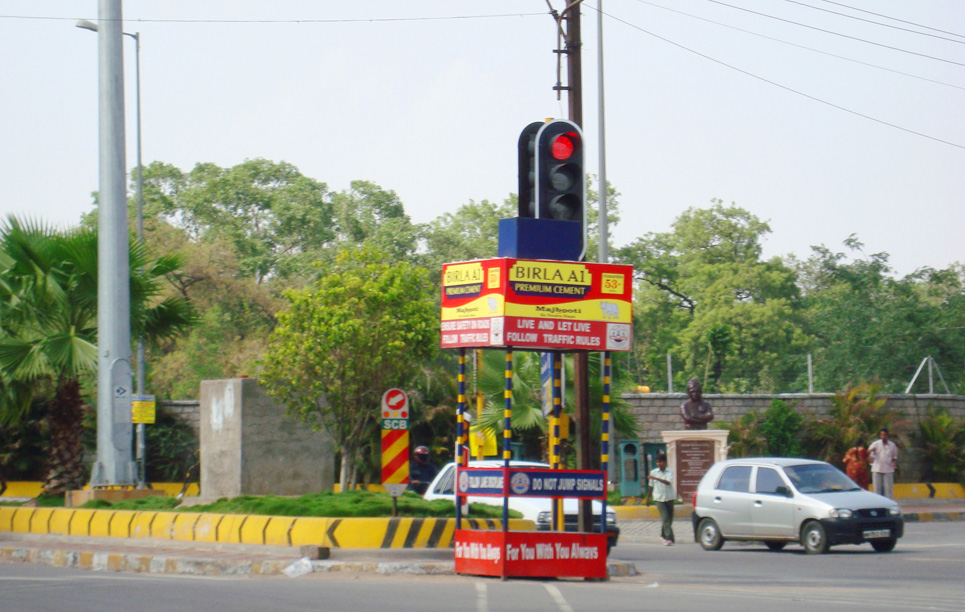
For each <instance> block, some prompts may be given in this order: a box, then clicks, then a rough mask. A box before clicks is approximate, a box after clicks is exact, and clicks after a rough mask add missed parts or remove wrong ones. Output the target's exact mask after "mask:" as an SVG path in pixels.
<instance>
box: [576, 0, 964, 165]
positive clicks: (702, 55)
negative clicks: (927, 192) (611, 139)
mask: <svg viewBox="0 0 965 612" xmlns="http://www.w3.org/2000/svg"><path fill="white" fill-rule="evenodd" d="M591 8H594V10H597V11H599V8H597V7H591ZM602 14H603V15H606V16H607V17H609V18H610V19H613V20H614V21H618V22H620V23H622V24H623V25H625V26H628V27H631V28H633V29H635V30H639V31H641V32H643V33H644V34H648V35H650V36H653V37H654V38H657V39H659V40H662V41H664V42H665V43H667V44H670V45H673V46H675V47H677V48H679V49H683V50H684V51H687V52H689V53H693V54H694V55H699V56H700V57H702V58H704V59H706V60H710V61H712V62H714V63H715V64H720V65H721V66H724V67H726V68H730V69H731V70H735V71H737V72H740V73H741V74H744V75H747V76H749V77H751V78H753V79H757V80H758V81H763V82H764V83H767V84H768V85H773V86H774V87H779V88H781V89H783V90H785V91H789V92H791V93H794V94H797V95H799V96H802V97H805V98H808V99H809V100H814V101H815V102H819V103H821V104H824V105H826V106H830V107H832V108H836V109H838V110H841V111H844V112H846V113H849V114H851V115H855V116H857V117H861V118H863V119H867V120H869V121H874V122H875V123H880V124H881V125H886V126H888V127H892V128H895V129H896V130H901V131H902V132H907V133H909V134H914V135H915V136H921V137H922V138H927V139H929V140H934V141H935V142H940V143H942V144H947V145H950V146H953V147H955V148H958V149H965V145H961V144H958V143H955V142H951V141H949V140H943V139H941V138H938V137H936V136H930V135H928V134H925V133H922V132H916V131H915V130H912V129H909V128H906V127H902V126H900V125H897V124H894V123H890V122H888V121H884V120H883V119H878V118H876V117H872V116H870V115H865V114H864V113H859V112H858V111H855V110H852V109H850V108H847V107H845V106H841V105H840V104H835V103H834V102H828V101H827V100H822V99H821V98H818V97H816V96H812V95H811V94H807V93H804V92H803V91H799V90H797V89H794V88H792V87H788V86H787V85H782V84H781V83H778V82H776V81H772V80H770V79H766V78H764V77H762V76H758V75H756V74H754V73H753V72H748V71H747V70H744V69H743V68H738V67H737V66H733V65H731V64H728V63H727V62H724V61H721V60H719V59H716V58H714V57H711V56H709V55H707V54H705V53H701V52H700V51H696V50H694V49H691V48H690V47H686V46H684V45H682V44H680V43H678V42H674V41H672V40H670V39H669V38H665V37H663V36H660V35H659V34H655V33H653V32H651V31H649V30H646V29H644V28H641V27H640V26H638V25H635V24H633V23H630V22H629V21H626V20H624V19H621V18H619V17H617V16H616V15H612V14H610V13H607V12H606V11H602Z"/></svg>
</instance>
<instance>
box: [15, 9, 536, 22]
mask: <svg viewBox="0 0 965 612" xmlns="http://www.w3.org/2000/svg"><path fill="white" fill-rule="evenodd" d="M537 15H538V16H540V17H543V16H545V15H546V13H545V12H544V13H499V14H492V15H444V16H438V17H358V18H354V19H123V20H120V21H123V22H124V23H229V24H235V23H242V24H243V23H268V24H273V23H281V24H285V23H296V24H297V23H306V24H311V23H370V22H393V21H447V20H455V19H494V18H499V17H535V16H537ZM0 19H31V20H39V21H77V17H41V16H37V15H0ZM90 21H94V22H95V23H96V22H97V21H98V20H97V19H91V20H90ZM101 21H103V20H101Z"/></svg>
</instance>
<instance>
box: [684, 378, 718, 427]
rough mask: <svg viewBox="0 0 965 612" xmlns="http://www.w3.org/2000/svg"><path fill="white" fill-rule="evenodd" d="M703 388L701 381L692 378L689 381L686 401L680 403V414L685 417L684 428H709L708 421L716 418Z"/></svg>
mask: <svg viewBox="0 0 965 612" xmlns="http://www.w3.org/2000/svg"><path fill="white" fill-rule="evenodd" d="M702 395H703V388H702V387H701V385H700V381H699V380H697V379H696V378H691V379H690V380H688V381H687V397H689V398H690V399H688V400H687V401H686V402H684V403H683V404H681V405H680V416H682V417H683V418H684V429H707V423H709V422H711V421H713V420H714V411H713V409H711V407H710V403H708V402H705V401H704V400H703V398H702Z"/></svg>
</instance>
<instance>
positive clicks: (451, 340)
mask: <svg viewBox="0 0 965 612" xmlns="http://www.w3.org/2000/svg"><path fill="white" fill-rule="evenodd" d="M632 316H633V267H632V266H621V265H613V264H596V263H588V262H574V261H544V260H529V259H513V258H500V259H484V260H479V261H467V262H460V263H450V264H445V265H443V267H442V341H441V346H442V348H464V347H466V348H468V347H518V348H525V349H548V350H593V351H629V350H630V342H631V337H632V334H631V321H632Z"/></svg>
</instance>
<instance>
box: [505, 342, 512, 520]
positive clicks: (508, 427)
mask: <svg viewBox="0 0 965 612" xmlns="http://www.w3.org/2000/svg"><path fill="white" fill-rule="evenodd" d="M503 394H504V397H505V398H506V405H505V407H504V408H503V467H504V468H505V471H504V473H503V531H509V460H510V459H512V458H513V451H512V447H511V446H510V444H509V443H510V442H511V441H512V438H513V429H512V427H513V349H512V348H508V349H506V391H504V392H503Z"/></svg>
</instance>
